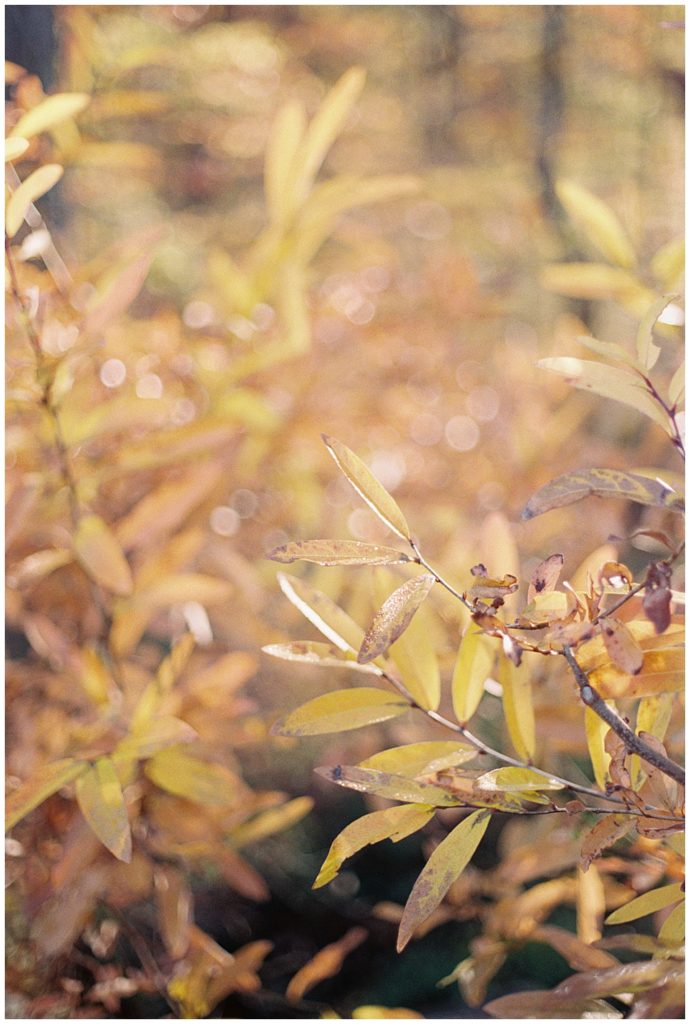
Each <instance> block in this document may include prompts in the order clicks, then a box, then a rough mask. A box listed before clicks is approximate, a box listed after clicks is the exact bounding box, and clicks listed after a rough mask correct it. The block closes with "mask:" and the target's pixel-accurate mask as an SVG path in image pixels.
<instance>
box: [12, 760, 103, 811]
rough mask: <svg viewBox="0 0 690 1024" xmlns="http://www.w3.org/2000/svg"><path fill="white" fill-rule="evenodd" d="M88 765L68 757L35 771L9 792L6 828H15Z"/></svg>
mask: <svg viewBox="0 0 690 1024" xmlns="http://www.w3.org/2000/svg"><path fill="white" fill-rule="evenodd" d="M87 767H88V766H87V765H86V764H85V763H84V762H83V761H75V759H74V758H73V757H66V758H63V759H61V760H60V761H53V762H52V764H46V765H44V766H43V767H42V768H39V769H38V770H37V771H35V772H34V774H33V775H32V776H30V778H28V779H27V780H26V782H23V783H22V784H21V786H19V788H18V789H15V790H13V791H11V792H10V793H9V794H8V796H7V800H6V802H5V829H10V828H13V827H14V825H16V824H17V822H18V821H21V820H22V818H25V817H26V815H27V814H29V813H30V812H31V811H33V810H34V808H36V807H38V806H39V805H40V804H42V803H43V801H44V800H47V799H48V797H49V796H52V795H53V793H57V791H58V790H59V789H62V787H63V786H66V785H67V784H68V783H69V782H72V780H73V779H76V777H77V776H78V775H79V774H80V773H81V772H84V771H86V769H87Z"/></svg>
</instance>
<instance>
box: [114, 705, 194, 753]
mask: <svg viewBox="0 0 690 1024" xmlns="http://www.w3.org/2000/svg"><path fill="white" fill-rule="evenodd" d="M196 738H197V733H196V731H195V730H194V729H192V727H191V725H188V724H187V723H186V722H184V721H182V719H180V718H175V717H173V716H172V715H163V716H161V717H159V718H154V719H152V720H150V721H148V722H146V724H145V725H143V726H142V728H141V729H137V730H136V731H133V732H130V733H129V734H128V735H127V736H125V738H124V739H123V740H120V742H119V743H118V745H117V746H116V748H115V750H114V752H113V758H114V760H115V761H139V760H144V759H145V758H148V757H152V756H153V754H155V753H157V752H158V751H159V750H165V749H166V748H167V747H172V746H176V745H177V744H178V743H191V742H192V740H195V739H196Z"/></svg>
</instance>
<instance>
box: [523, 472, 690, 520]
mask: <svg viewBox="0 0 690 1024" xmlns="http://www.w3.org/2000/svg"><path fill="white" fill-rule="evenodd" d="M590 495H596V497H598V498H625V499H627V500H628V501H634V502H637V504H639V505H652V506H654V507H656V508H668V509H673V510H675V511H682V509H683V506H684V503H683V499H682V497H681V496H680V495H679V494H678V493H677V492H676V491H675V490H674V489H673V488H672V487H671V486H670V485H669V484H665V483H664V482H663V480H661V479H653V478H652V477H646V476H641V475H640V474H637V473H626V472H624V471H623V470H620V469H580V470H576V471H575V472H572V473H564V474H563V475H562V476H557V477H556V478H555V479H553V480H551V481H550V482H549V483H548V484H545V485H544V487H542V488H540V490H538V491H537V492H536V494H533V495H532V497H531V498H530V500H529V501H528V502H527V505H526V506H525V508H524V510H523V513H522V518H523V519H533V518H534V517H535V516H540V515H542V514H543V513H544V512H549V511H550V510H551V509H553V508H560V507H561V506H563V505H571V504H572V503H573V502H575V501H581V500H582V499H583V498H587V497H589V496H590Z"/></svg>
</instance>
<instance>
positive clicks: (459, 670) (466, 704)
mask: <svg viewBox="0 0 690 1024" xmlns="http://www.w3.org/2000/svg"><path fill="white" fill-rule="evenodd" d="M495 658H496V645H495V643H494V642H493V641H492V640H491V639H490V638H489V637H487V636H485V635H484V634H483V633H482V631H481V629H480V628H479V627H478V626H477V625H476V624H475V623H472V624H471V625H470V626H469V627H468V629H467V632H466V633H465V635H464V636H463V638H462V640H461V641H460V648H459V650H458V657H457V660H456V662H455V668H454V670H453V680H452V684H451V693H452V698H453V711H454V712H455V717H456V718H457V720H458V722H460V723H461V725H464V724H465V723H466V722H469V720H470V718H471V717H472V715H473V714H474V713H475V711H476V710H477V708H478V707H479V702H480V701H481V699H482V697H483V695H484V683H485V682H486V680H487V679H488V677H489V675H490V673H491V669H492V668H493V664H494V661H495Z"/></svg>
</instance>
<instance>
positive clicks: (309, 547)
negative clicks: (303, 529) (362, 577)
mask: <svg viewBox="0 0 690 1024" xmlns="http://www.w3.org/2000/svg"><path fill="white" fill-rule="evenodd" d="M268 557H269V558H271V559H272V560H273V561H274V562H283V563H284V564H287V563H288V562H297V561H298V560H300V559H302V560H303V561H305V562H316V563H317V565H385V564H387V563H391V562H410V561H411V559H410V557H409V556H408V555H406V554H405V552H404V551H396V550H395V548H386V547H381V546H380V545H378V544H363V543H362V542H361V541H358V540H303V541H293V542H292V543H291V544H283V545H282V547H279V548H274V549H273V551H270V552H269V553H268Z"/></svg>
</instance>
